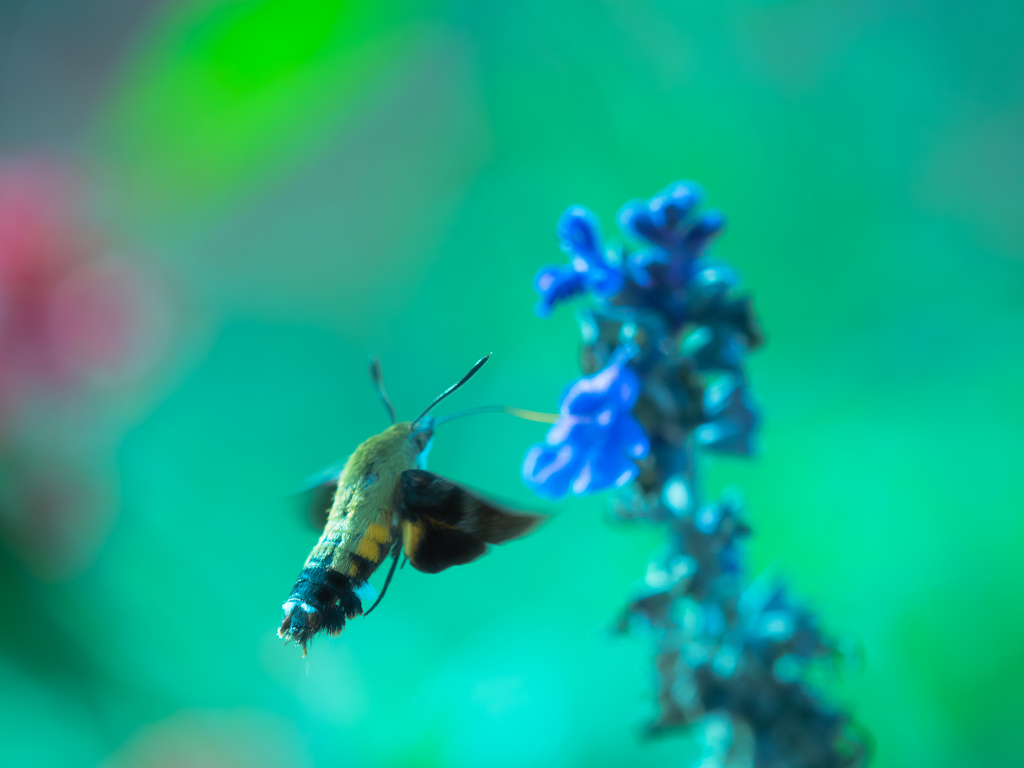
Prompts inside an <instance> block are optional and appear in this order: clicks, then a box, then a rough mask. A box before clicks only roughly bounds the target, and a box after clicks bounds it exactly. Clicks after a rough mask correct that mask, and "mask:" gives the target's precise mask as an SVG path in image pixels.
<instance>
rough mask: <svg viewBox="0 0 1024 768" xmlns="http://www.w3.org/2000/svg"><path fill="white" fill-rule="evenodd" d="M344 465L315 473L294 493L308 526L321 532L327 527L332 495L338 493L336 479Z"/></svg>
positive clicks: (332, 499) (332, 501)
mask: <svg viewBox="0 0 1024 768" xmlns="http://www.w3.org/2000/svg"><path fill="white" fill-rule="evenodd" d="M344 468H345V463H344V462H342V463H340V464H336V465H334V466H331V467H328V468H327V469H325V470H322V471H320V472H317V473H316V474H315V475H312V476H311V477H309V478H307V479H306V481H305V482H304V483H303V484H302V485H301V486H300V487H299V489H298V490H297V491H296V496H298V498H299V499H300V504H301V505H302V509H303V510H304V511H305V513H306V517H307V518H308V520H309V523H310V525H312V526H313V527H314V528H316V529H317V530H318V531H322V530H323V529H324V527H325V526H326V525H327V516H328V514H329V513H330V511H331V505H332V504H334V494H336V493H337V492H338V479H339V478H340V477H341V470H343V469H344Z"/></svg>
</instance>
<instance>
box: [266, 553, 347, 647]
mask: <svg viewBox="0 0 1024 768" xmlns="http://www.w3.org/2000/svg"><path fill="white" fill-rule="evenodd" d="M355 587H356V584H355V582H354V581H353V580H352V579H351V578H349V577H348V576H345V575H343V574H340V573H338V572H337V571H332V570H330V569H329V568H322V567H321V568H305V569H304V570H303V571H302V573H301V574H300V575H299V579H298V581H296V582H295V586H294V587H292V593H291V594H290V595H289V596H288V599H287V600H286V601H285V603H284V606H283V608H284V621H282V622H281V627H280V628H279V629H278V630H277V636H278V637H280V638H282V639H284V640H294V641H295V642H296V643H298V644H299V645H301V646H302V655H303V656H305V655H306V645H307V644H308V643H309V641H310V640H312V639H313V637H314V636H315V635H317V634H319V633H320V632H327V633H328V634H331V635H337V634H338V633H339V632H341V630H342V629H344V628H345V622H346V621H347V620H348V619H351V618H353V617H354V616H359V615H361V614H362V612H363V602H362V600H360V599H359V595H357V594H356V593H355Z"/></svg>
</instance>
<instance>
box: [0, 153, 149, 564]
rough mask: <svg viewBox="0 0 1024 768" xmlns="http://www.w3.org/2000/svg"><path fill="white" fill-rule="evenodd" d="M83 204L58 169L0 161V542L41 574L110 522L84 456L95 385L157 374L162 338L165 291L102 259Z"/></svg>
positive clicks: (98, 420)
mask: <svg viewBox="0 0 1024 768" xmlns="http://www.w3.org/2000/svg"><path fill="white" fill-rule="evenodd" d="M84 199H85V197H84V194H83V192H82V187H81V186H80V185H79V183H78V181H77V180H76V178H75V176H74V174H73V173H72V172H71V171H70V170H69V169H68V168H67V167H66V166H64V165H61V164H60V163H58V162H56V161H54V160H49V159H17V160H13V161H7V162H2V161H0V480H3V482H2V483H0V488H2V489H3V491H2V493H0V532H3V531H4V530H6V536H7V538H9V539H10V540H11V541H12V542H14V543H15V544H16V546H17V547H18V548H19V550H22V551H23V552H24V553H25V554H26V555H28V557H29V559H30V560H35V561H42V562H43V563H44V568H45V569H46V570H53V569H52V568H51V567H50V566H53V565H56V564H57V563H58V562H59V563H60V564H61V565H60V567H59V568H58V570H65V568H64V564H65V563H66V562H67V561H69V560H75V559H76V552H75V551H76V550H83V548H84V549H85V550H87V549H90V548H91V547H90V546H89V542H92V543H95V540H96V539H97V537H98V536H100V534H99V533H98V532H99V531H102V530H103V529H105V527H106V526H105V525H103V522H102V521H103V520H109V519H110V517H111V514H110V510H102V509H99V507H102V506H104V502H101V501H100V499H104V498H107V495H108V494H107V493H106V492H105V491H104V489H103V487H102V486H103V484H102V483H101V482H100V480H99V479H98V478H97V477H96V472H95V471H94V470H93V469H90V467H94V466H95V465H96V464H97V459H96V456H95V455H87V454H89V453H93V452H92V450H91V448H90V449H83V448H82V447H81V446H83V445H85V444H89V445H93V444H94V443H95V440H93V439H92V438H86V439H83V438H82V435H81V431H82V430H83V429H86V430H92V431H93V432H94V433H95V434H96V435H102V434H104V433H105V432H107V431H109V426H108V425H106V424H104V421H103V417H102V416H101V415H100V414H101V413H102V411H103V409H102V408H100V407H98V406H99V404H100V402H99V401H100V400H102V398H103V389H102V386H100V387H97V385H107V387H110V386H111V385H120V386H123V385H124V384H126V383H127V382H129V381H131V380H132V379H135V378H137V377H138V376H139V375H140V374H142V373H144V372H145V371H146V370H147V369H149V368H150V367H152V365H153V364H154V363H155V362H156V361H157V360H158V359H159V357H160V355H161V353H162V352H163V350H164V349H165V347H166V342H167V337H168V333H167V331H168V328H169V325H168V322H167V319H168V312H167V308H168V302H167V300H166V297H165V292H164V291H162V290H161V289H160V288H159V286H158V284H157V282H156V281H155V280H154V278H153V277H152V275H151V274H150V273H149V271H148V270H146V268H145V267H144V266H142V265H140V264H137V263H132V262H129V261H127V260H124V259H113V258H110V257H109V256H107V255H106V253H105V252H104V250H103V244H102V241H101V240H100V238H98V237H97V236H96V235H95V234H94V233H93V232H92V231H91V230H90V229H89V228H88V227H86V226H85V225H84V223H83V217H82V211H81V210H80V204H79V203H80V201H82V200H84ZM118 391H120V390H118ZM72 422H73V424H72ZM44 434H45V438H42V439H41V438H40V435H44ZM100 442H102V440H101V441H100ZM69 445H70V446H71V449H70V450H69V449H68V446H69ZM76 446H77V447H76ZM111 447H112V446H111ZM99 463H102V461H101V462H99ZM57 467H60V469H59V471H58V470H56V468H57ZM58 475H59V476H58ZM71 478H74V479H73V480H72V479H71ZM79 554H80V553H79Z"/></svg>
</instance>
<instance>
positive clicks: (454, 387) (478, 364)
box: [412, 353, 493, 429]
mask: <svg viewBox="0 0 1024 768" xmlns="http://www.w3.org/2000/svg"><path fill="white" fill-rule="evenodd" d="M492 354H493V353H492ZM490 357H491V355H484V356H483V357H481V358H480V359H479V360H477V361H476V365H474V366H473V367H472V368H470V369H469V373H467V374H466V375H465V376H463V377H462V378H461V379H459V380H458V381H457V382H456V383H455V384H452V385H451V386H450V387H448V389H446V390H445V391H444V392H442V393H441V394H440V395H438V396H437V397H435V398H434V402H432V403H431V404H430V405H428V406H427V408H426V410H425V411H423V413H421V414H420V415H419V416H417V417H416V419H415V420H414V421H413V423H412V426H413V428H414V429H415V427H416V425H417V424H418V423H419V421H420V419H422V418H423V417H424V416H426V415H427V414H428V413H430V409H431V408H433V407H434V406H435V405H437V404H438V403H440V402H441V401H442V400H444V399H445V398H446V397H448V395H450V394H451V393H452V392H454V391H455V390H457V389H458V388H459V387H461V386H462V385H463V384H465V383H466V382H467V381H469V380H470V379H471V378H473V376H474V375H475V374H476V372H477V371H479V370H480V369H481V368H483V365H484V363H486V362H487V361H488V360H489V359H490Z"/></svg>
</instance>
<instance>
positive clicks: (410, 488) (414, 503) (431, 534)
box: [402, 469, 544, 573]
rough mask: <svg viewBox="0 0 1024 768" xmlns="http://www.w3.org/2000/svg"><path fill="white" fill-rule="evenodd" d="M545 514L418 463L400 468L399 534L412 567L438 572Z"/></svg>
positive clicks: (523, 529)
mask: <svg viewBox="0 0 1024 768" xmlns="http://www.w3.org/2000/svg"><path fill="white" fill-rule="evenodd" d="M543 519H544V518H543V517H541V516H539V515H531V514H523V513H521V512H514V511H512V510H510V509H507V508H505V507H502V506H499V505H497V504H495V503H493V502H491V501H487V500H485V499H482V498H481V497H479V496H477V495H476V494H474V493H472V492H471V491H468V490H466V489H465V488H463V487H462V486H460V485H456V484H455V483H453V482H451V481H450V480H445V479H444V478H443V477H440V476H438V475H435V474H433V473H432V472H427V471H425V470H421V469H409V470H406V471H405V472H403V473H402V540H403V546H404V548H405V556H406V557H408V558H409V562H410V563H412V565H413V567H414V568H417V569H418V570H421V571H423V572H425V573H438V572H440V571H443V570H445V569H446V568H450V567H451V566H453V565H464V564H465V563H469V562H472V561H473V560H476V559H477V558H478V557H480V556H481V555H482V554H484V552H486V551H487V545H488V544H503V543H504V542H506V541H510V540H511V539H514V538H517V537H518V536H522V535H524V534H526V533H529V532H530V531H531V530H533V529H534V528H535V527H536V526H537V525H539V524H540V522H541V521H542V520H543Z"/></svg>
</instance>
